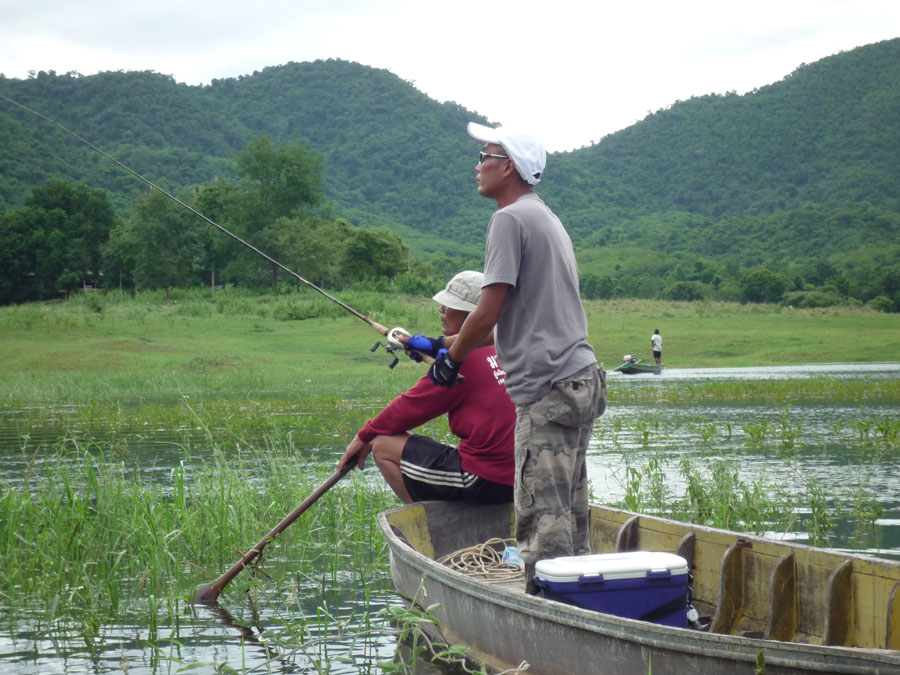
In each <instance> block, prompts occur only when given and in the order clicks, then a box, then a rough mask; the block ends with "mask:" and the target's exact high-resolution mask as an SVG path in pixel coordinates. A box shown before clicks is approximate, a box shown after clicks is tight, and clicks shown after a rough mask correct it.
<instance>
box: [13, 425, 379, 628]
mask: <svg viewBox="0 0 900 675" xmlns="http://www.w3.org/2000/svg"><path fill="white" fill-rule="evenodd" d="M55 452H56V454H55V455H54V456H53V458H52V459H51V461H48V462H46V463H45V464H44V465H43V469H42V473H41V475H40V476H36V477H35V480H32V481H31V483H30V484H29V485H27V486H23V487H22V488H2V493H0V514H2V516H3V518H2V523H0V550H2V551H3V552H4V560H5V563H6V564H5V565H4V566H3V568H2V569H0V588H2V589H3V592H4V594H5V595H6V597H9V598H15V599H16V603H15V604H16V605H17V606H18V607H19V611H24V608H26V607H29V608H31V609H33V610H38V609H42V608H47V607H49V608H50V611H49V612H45V613H44V614H43V618H42V619H41V625H43V626H45V627H48V628H49V626H51V625H57V624H61V625H68V626H70V627H74V626H84V625H87V626H95V625H103V624H104V623H105V622H107V621H110V620H113V617H116V618H115V620H116V621H120V620H121V614H122V612H126V613H128V612H134V611H136V610H135V608H136V607H140V606H141V602H142V601H143V602H144V603H146V605H145V609H144V610H143V611H144V612H145V613H146V616H144V618H143V619H140V621H141V623H143V624H144V625H149V626H150V633H152V634H155V633H156V628H157V627H158V625H159V622H160V618H159V617H160V616H162V617H174V616H177V615H178V614H179V612H180V611H181V610H182V608H183V605H184V602H185V600H186V599H188V598H190V597H192V594H193V591H194V589H195V588H196V586H198V585H200V584H201V583H203V582H207V581H209V580H211V579H212V578H215V577H217V576H218V575H219V574H220V573H221V572H222V571H224V570H225V569H227V567H230V565H231V564H233V563H234V562H235V561H236V560H237V559H238V558H239V557H240V550H242V549H244V550H246V549H247V548H248V547H249V546H251V545H252V544H253V543H255V542H256V541H257V540H258V538H259V536H261V533H265V532H266V531H267V530H268V529H271V527H272V526H273V525H274V524H275V523H277V522H278V521H280V520H281V518H283V517H284V516H285V515H286V514H287V513H288V512H289V511H290V510H292V509H293V507H294V506H295V505H296V504H297V503H299V501H301V500H302V499H303V498H304V497H305V496H306V495H307V494H308V493H309V492H311V491H312V489H313V488H314V487H315V486H316V485H317V484H318V483H319V482H321V480H324V477H325V475H327V474H326V471H328V470H330V469H331V468H332V467H330V466H326V467H321V465H319V466H318V467H317V466H314V465H311V463H310V461H309V460H308V459H303V458H299V457H297V456H295V455H294V454H293V453H292V452H291V451H290V450H289V449H287V448H280V449H271V448H269V449H258V448H254V449H252V450H251V451H247V452H241V453H238V454H237V456H234V455H232V456H230V457H227V458H226V456H225V453H224V452H223V451H222V450H220V449H218V448H213V449H212V457H211V461H210V462H209V464H207V465H203V466H185V465H182V466H179V467H177V468H175V469H174V470H172V471H171V473H170V475H169V476H168V477H166V478H164V479H160V480H158V481H157V482H149V481H147V479H146V477H145V476H143V475H142V474H141V472H139V471H138V469H136V468H134V467H127V466H126V465H125V464H124V463H123V462H121V461H115V460H112V461H111V460H109V459H108V456H107V454H106V452H105V449H104V448H103V447H102V446H100V445H96V444H95V445H85V444H82V443H80V442H74V443H72V442H69V443H64V444H60V446H59V447H58V448H57V449H56V451H55ZM323 468H324V469H325V470H326V471H323V470H322V469H323ZM320 478H321V480H320ZM348 504H349V505H350V506H352V508H353V511H347V510H346V507H347V505H348ZM360 504H366V505H367V507H368V508H367V509H359V505H360ZM393 504H396V501H395V500H394V498H393V495H392V494H390V495H389V494H386V493H385V492H384V488H383V486H381V485H379V484H371V483H370V482H368V481H366V480H348V481H346V484H342V485H339V486H337V487H335V488H334V489H333V490H332V491H331V493H330V494H329V495H326V496H325V497H323V498H322V500H320V504H317V508H316V509H311V510H310V511H309V512H308V514H309V517H304V518H301V519H300V520H298V521H297V522H296V523H295V524H294V525H293V526H292V527H291V528H289V529H288V530H286V531H285V532H284V533H283V534H282V536H281V537H279V541H278V542H277V544H274V543H273V544H272V545H271V546H270V547H269V549H271V550H272V551H275V550H280V557H277V558H275V560H276V562H278V563H280V562H281V561H282V560H287V559H296V561H297V562H298V563H299V564H300V565H301V566H302V565H306V567H305V569H306V570H307V572H308V573H310V574H314V573H321V572H322V571H323V570H326V571H328V573H329V574H331V575H334V574H335V572H334V567H335V566H336V565H338V566H341V568H343V565H344V563H345V561H344V560H343V559H338V557H337V555H336V551H340V552H341V556H343V555H344V554H348V553H349V554H350V555H352V556H354V557H355V558H356V559H357V560H358V563H359V564H357V565H356V568H358V569H359V570H361V571H360V574H361V575H362V576H364V577H365V578H367V579H371V578H372V576H373V573H372V571H371V570H372V569H373V568H376V567H378V566H380V565H383V563H384V557H383V552H382V551H381V543H380V536H379V535H378V534H377V531H376V529H375V528H374V526H372V525H371V524H369V523H368V522H367V521H372V520H374V518H373V517H372V515H373V513H374V511H373V509H381V508H386V507H387V506H389V505H393ZM319 506H321V508H318V507H319ZM374 541H377V542H378V544H375V545H373V542H374ZM348 543H350V545H347V544H348ZM269 549H267V553H270V550H269ZM291 551H293V553H292V554H290V555H286V553H285V552H291ZM300 551H302V552H303V556H301V557H299V558H297V556H296V555H294V554H296V553H297V552H300ZM283 568H284V565H283V564H277V565H275V566H274V568H269V567H268V566H267V565H266V564H265V562H264V563H263V569H266V570H268V571H267V572H266V574H268V575H269V577H271V581H272V582H274V583H275V584H276V585H281V584H283V583H285V584H287V585H288V586H289V585H290V583H289V582H285V581H284V580H285V579H286V578H287V577H286V576H285V575H286V574H287V570H286V569H283ZM252 576H254V575H253V571H252V570H247V572H246V576H245V578H244V579H242V580H240V581H238V580H235V582H233V583H232V585H231V587H229V588H228V589H226V593H239V592H241V589H242V588H245V584H247V583H249V582H250V581H251V577H252ZM10 620H14V619H12V618H11V619H10ZM85 621H87V623H85ZM94 633H96V631H94Z"/></svg>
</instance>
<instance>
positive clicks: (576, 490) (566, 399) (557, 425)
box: [515, 365, 606, 587]
mask: <svg viewBox="0 0 900 675" xmlns="http://www.w3.org/2000/svg"><path fill="white" fill-rule="evenodd" d="M605 410H606V373H604V372H603V371H602V370H600V369H599V368H597V366H596V365H591V366H589V367H588V368H584V369H583V370H580V371H578V372H577V373H575V374H574V375H572V376H570V377H567V378H565V379H563V380H560V381H559V382H556V383H554V384H553V387H552V388H551V389H550V391H549V392H548V393H547V394H546V395H545V396H544V397H543V398H541V399H538V400H537V401H534V402H533V403H528V404H525V405H520V406H517V407H516V414H517V420H516V485H515V505H516V538H517V540H518V547H519V553H520V555H521V556H522V559H523V560H524V562H525V573H526V580H528V582H529V587H530V580H531V576H532V575H533V573H534V565H535V563H536V562H537V561H538V560H543V559H545V558H555V557H558V556H563V555H581V554H584V553H589V552H590V547H589V532H588V486H587V469H586V466H585V453H586V451H587V447H588V441H589V440H590V437H591V431H592V430H593V427H594V420H595V419H596V418H597V417H599V416H600V415H602V414H603V412H604V411H605Z"/></svg>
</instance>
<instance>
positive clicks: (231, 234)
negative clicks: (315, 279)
mask: <svg viewBox="0 0 900 675" xmlns="http://www.w3.org/2000/svg"><path fill="white" fill-rule="evenodd" d="M0 98H2V99H3V100H4V101H7V102H9V103H12V104H13V105H14V106H16V107H18V108H21V109H22V110H24V111H26V112H29V113H31V114H32V115H36V116H38V117H40V118H41V119H43V120H46V121H47V122H50V123H51V124H53V125H55V126H57V127H59V128H60V129H62V130H63V131H65V132H66V133H67V134H71V135H72V136H74V137H75V138H77V139H78V140H79V141H81V142H82V143H84V144H85V145H87V146H88V147H90V148H91V149H93V150H96V151H97V152H99V153H100V154H101V155H103V156H104V157H106V158H107V159H108V160H110V161H112V162H114V163H115V164H116V165H117V166H119V167H121V168H122V169H125V170H126V171H127V172H128V173H130V174H132V175H133V176H135V177H137V178H139V179H140V180H142V181H143V182H145V183H146V184H147V185H149V186H150V187H151V188H153V189H154V190H157V191H159V192H161V193H162V194H164V195H165V196H166V197H168V198H169V199H171V200H172V201H173V202H175V203H176V204H179V205H180V206H183V207H184V208H186V209H187V210H188V211H190V212H191V213H193V214H194V215H196V216H199V217H200V218H202V219H203V220H204V221H206V222H207V223H209V224H210V225H212V226H213V227H215V228H217V229H219V230H221V231H222V232H224V233H225V234H227V235H228V236H229V237H231V238H232V239H234V240H235V241H237V242H239V243H241V244H243V245H244V246H246V247H247V248H249V249H250V250H251V251H253V252H254V253H256V254H257V255H259V256H262V257H263V258H265V259H266V260H268V261H269V262H270V263H272V264H273V265H275V266H276V267H279V268H280V269H282V270H284V271H285V272H287V273H288V274H290V275H291V276H293V277H295V278H296V279H297V280H298V281H300V282H301V283H304V284H306V285H307V286H309V287H310V288H311V289H313V290H314V291H317V292H318V293H321V294H322V295H323V296H325V297H326V298H328V299H329V300H331V301H332V302H334V303H336V304H337V305H340V306H341V307H342V308H344V309H345V310H347V311H348V312H350V313H351V314H352V315H353V316H355V317H356V318H358V319H362V320H363V321H365V322H366V323H367V324H369V325H370V326H372V328H374V329H375V330H377V331H378V332H379V333H381V334H382V335H385V336H387V337H388V340H389V341H390V340H391V337H392V336H391V335H388V334H389V333H394V331H396V330H398V329H396V328H395V329H392V330H388V329H387V328H385V327H384V326H382V325H381V324H379V323H376V322H374V321H372V319H370V318H369V317H367V316H365V315H364V314H362V313H360V312H357V311H356V310H355V309H353V308H352V307H350V306H349V305H347V304H344V303H343V302H341V301H340V300H338V299H337V298H336V297H334V296H333V295H331V294H329V293H328V292H326V291H324V290H323V289H321V288H319V287H318V286H316V285H315V284H314V283H312V282H311V281H307V280H306V279H304V278H303V277H301V276H300V275H299V274H297V273H296V272H294V271H293V270H291V269H289V268H287V267H285V266H284V265H282V264H281V263H280V262H278V261H277V260H275V259H274V258H272V257H271V256H269V255H267V254H265V253H263V252H262V251H260V250H259V249H258V248H256V247H255V246H253V245H252V244H250V243H248V242H246V241H244V240H243V239H241V238H240V237H239V236H237V235H236V234H234V232H231V231H229V230H227V229H225V228H224V227H222V226H221V225H219V224H218V223H217V222H215V221H214V220H212V219H211V218H208V217H207V216H205V215H203V214H202V213H200V212H199V211H198V210H197V209H195V208H194V207H193V206H191V205H190V204H185V203H184V202H183V201H181V200H180V199H178V197H176V196H175V195H173V194H171V193H169V192H167V191H166V190H164V189H163V188H161V187H160V186H159V185H157V184H156V183H154V182H152V181H151V180H149V179H148V178H145V177H144V176H142V175H141V174H139V173H138V172H137V171H135V170H134V169H132V168H131V167H129V166H126V165H125V164H123V163H122V162H120V161H119V160H118V159H116V158H115V157H113V156H112V155H110V154H108V153H106V152H104V151H103V150H102V149H100V148H98V147H97V146H96V145H94V144H93V143H91V142H90V141H88V140H86V139H84V138H82V137H81V136H79V135H78V134H76V133H75V132H74V131H72V130H71V129H69V128H68V127H65V126H63V125H62V124H60V123H59V122H57V121H56V120H54V119H52V118H50V117H47V115H44V114H42V113H39V112H38V111H37V110H32V109H31V108H29V107H28V106H25V105H22V104H21V103H18V102H17V101H13V100H12V99H11V98H9V97H7V96H4V95H3V94H0ZM404 332H405V331H404Z"/></svg>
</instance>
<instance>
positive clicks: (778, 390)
mask: <svg viewBox="0 0 900 675" xmlns="http://www.w3.org/2000/svg"><path fill="white" fill-rule="evenodd" d="M621 384H624V383H619V382H615V381H614V382H612V383H609V404H610V405H611V406H612V405H646V404H650V403H664V404H668V405H673V406H685V405H690V404H697V403H723V404H724V403H745V404H752V403H755V404H766V405H771V406H773V407H775V408H785V407H788V406H790V405H797V404H801V403H816V402H820V401H827V402H829V403H846V404H854V405H860V404H864V403H870V404H888V403H895V404H896V403H900V380H898V379H897V378H889V379H888V378H879V377H872V378H860V379H852V380H849V379H837V378H828V377H811V378H804V379H786V380H747V381H742V380H733V381H722V382H719V381H704V382H683V383H682V382H671V383H669V384H668V385H667V386H666V387H637V386H621Z"/></svg>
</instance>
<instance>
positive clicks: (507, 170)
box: [503, 157, 519, 178]
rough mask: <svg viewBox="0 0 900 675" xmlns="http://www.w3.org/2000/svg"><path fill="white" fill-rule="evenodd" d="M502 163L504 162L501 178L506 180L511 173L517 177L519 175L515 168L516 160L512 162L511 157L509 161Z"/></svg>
mask: <svg viewBox="0 0 900 675" xmlns="http://www.w3.org/2000/svg"><path fill="white" fill-rule="evenodd" d="M503 161H505V162H506V166H505V167H504V168H503V177H504V178H506V177H507V176H508V175H510V174H511V173H513V174H515V175H517V176H518V175H519V170H518V169H517V168H516V160H514V159H513V158H512V157H510V158H509V159H505V160H503Z"/></svg>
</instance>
